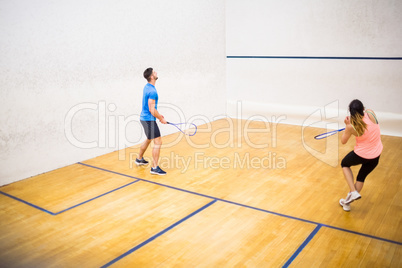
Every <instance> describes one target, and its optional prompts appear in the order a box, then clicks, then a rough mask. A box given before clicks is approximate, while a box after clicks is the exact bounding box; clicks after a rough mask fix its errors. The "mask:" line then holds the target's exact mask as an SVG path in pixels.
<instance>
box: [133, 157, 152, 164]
mask: <svg viewBox="0 0 402 268" xmlns="http://www.w3.org/2000/svg"><path fill="white" fill-rule="evenodd" d="M148 163H149V162H148V161H146V160H145V159H144V157H143V158H142V159H138V158H136V159H135V164H136V165H137V166H142V165H147V164H148Z"/></svg>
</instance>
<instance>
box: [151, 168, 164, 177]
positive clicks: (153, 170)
mask: <svg viewBox="0 0 402 268" xmlns="http://www.w3.org/2000/svg"><path fill="white" fill-rule="evenodd" d="M151 174H154V175H166V172H165V171H163V170H162V169H161V168H160V167H159V166H157V167H156V168H152V167H151Z"/></svg>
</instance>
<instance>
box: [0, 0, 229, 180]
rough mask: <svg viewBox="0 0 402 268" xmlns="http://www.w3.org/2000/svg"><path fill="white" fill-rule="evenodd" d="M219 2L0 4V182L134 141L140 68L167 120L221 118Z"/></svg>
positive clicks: (42, 0)
mask: <svg viewBox="0 0 402 268" xmlns="http://www.w3.org/2000/svg"><path fill="white" fill-rule="evenodd" d="M224 5H225V1H223V0H218V1H217V0H207V1H205V0H202V1H186V0H172V1H163V0H155V1H124V0H118V1H115V0H101V1H98V0H86V1H77V0H68V1H67V0H58V1H51V0H39V1H30V0H3V1H1V3H0V57H1V61H0V81H1V89H0V90H1V91H0V92H1V105H0V126H1V129H0V147H1V150H0V185H4V184H8V183H11V182H14V181H17V180H21V179H24V178H27V177H30V176H33V175H37V174H40V173H43V172H46V171H49V170H53V169H56V168H60V167H63V166H66V165H69V164H73V163H76V162H79V161H83V160H86V159H90V158H93V157H95V156H98V155H102V154H105V153H107V152H111V151H115V150H118V149H122V148H126V147H128V146H130V145H133V144H137V143H139V142H140V141H142V140H143V139H144V135H143V130H142V128H141V126H140V124H139V114H140V111H141V98H142V89H143V87H144V85H145V84H146V80H145V79H144V78H143V77H142V73H143V71H144V70H145V69H146V68H147V67H154V68H155V70H156V71H157V72H158V74H159V80H158V82H157V84H156V87H157V89H158V92H159V102H160V105H159V109H160V111H161V113H162V114H164V116H165V118H166V119H168V120H170V121H177V120H185V119H186V118H194V116H196V115H202V116H203V118H204V120H208V119H213V117H215V116H217V115H223V114H225V105H226V101H225V94H226V92H225V79H222V74H224V73H225V7H224ZM205 103H209V105H205ZM183 117H184V118H183ZM199 123H203V122H202V120H201V121H199ZM161 131H162V134H163V135H165V134H169V133H171V132H174V131H175V129H173V128H172V127H170V128H169V127H167V126H163V127H162V129H161Z"/></svg>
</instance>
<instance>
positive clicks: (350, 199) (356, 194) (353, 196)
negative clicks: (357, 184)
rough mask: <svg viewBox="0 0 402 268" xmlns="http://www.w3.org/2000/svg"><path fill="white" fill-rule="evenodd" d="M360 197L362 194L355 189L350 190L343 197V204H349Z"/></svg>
mask: <svg viewBox="0 0 402 268" xmlns="http://www.w3.org/2000/svg"><path fill="white" fill-rule="evenodd" d="M361 197H362V196H361V195H360V194H359V192H357V191H353V192H350V193H348V196H347V197H346V199H345V204H350V203H352V202H353V201H355V200H357V199H360V198H361Z"/></svg>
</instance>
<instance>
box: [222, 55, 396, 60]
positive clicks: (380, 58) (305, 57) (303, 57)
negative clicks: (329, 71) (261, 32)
mask: <svg viewBox="0 0 402 268" xmlns="http://www.w3.org/2000/svg"><path fill="white" fill-rule="evenodd" d="M226 58H227V59H296V60H300V59H302V60H402V57H332V56H324V57H319V56H226Z"/></svg>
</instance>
